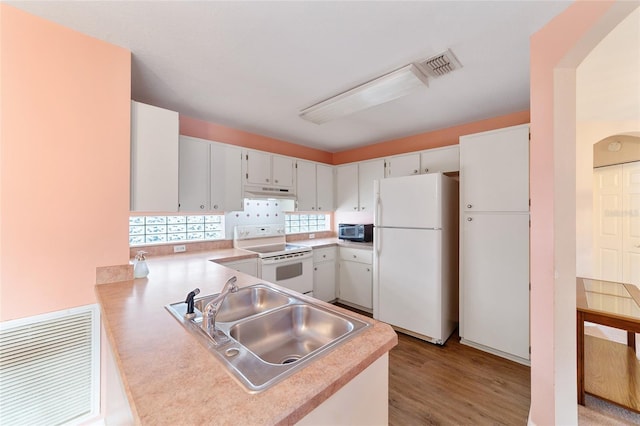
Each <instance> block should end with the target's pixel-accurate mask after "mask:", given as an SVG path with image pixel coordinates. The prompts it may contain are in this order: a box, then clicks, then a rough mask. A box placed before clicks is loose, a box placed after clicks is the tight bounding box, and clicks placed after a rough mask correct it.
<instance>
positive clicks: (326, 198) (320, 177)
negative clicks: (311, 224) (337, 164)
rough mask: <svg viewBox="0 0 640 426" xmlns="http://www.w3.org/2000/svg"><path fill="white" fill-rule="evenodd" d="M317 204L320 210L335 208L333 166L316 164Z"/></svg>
mask: <svg viewBox="0 0 640 426" xmlns="http://www.w3.org/2000/svg"><path fill="white" fill-rule="evenodd" d="M316 179H317V182H316V189H317V194H316V204H317V207H318V208H317V210H318V211H321V212H322V211H331V210H333V166H327V165H326V164H316Z"/></svg>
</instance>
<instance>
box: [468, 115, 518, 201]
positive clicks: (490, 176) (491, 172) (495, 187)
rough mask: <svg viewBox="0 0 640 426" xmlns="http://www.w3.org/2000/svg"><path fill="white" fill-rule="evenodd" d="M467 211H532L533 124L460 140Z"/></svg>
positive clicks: (474, 135)
mask: <svg viewBox="0 0 640 426" xmlns="http://www.w3.org/2000/svg"><path fill="white" fill-rule="evenodd" d="M460 181H461V182H463V184H462V188H461V189H462V191H461V193H460V197H461V203H462V208H463V210H465V211H487V212H490V211H493V212H497V211H503V212H524V211H528V210H529V125H528V124H523V125H520V126H513V127H507V128H505V129H500V130H493V131H489V132H483V133H477V134H473V135H468V136H461V137H460Z"/></svg>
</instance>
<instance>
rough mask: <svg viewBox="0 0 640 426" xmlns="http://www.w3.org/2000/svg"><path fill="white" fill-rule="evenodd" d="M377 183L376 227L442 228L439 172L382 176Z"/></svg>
mask: <svg viewBox="0 0 640 426" xmlns="http://www.w3.org/2000/svg"><path fill="white" fill-rule="evenodd" d="M377 185H378V186H377V192H378V193H377V194H376V196H377V199H376V208H375V211H374V223H375V225H376V226H385V227H402V228H441V227H442V217H441V214H442V209H441V203H442V175H441V174H439V173H434V174H426V175H420V176H404V177H398V178H388V179H382V180H379V181H378V184H377Z"/></svg>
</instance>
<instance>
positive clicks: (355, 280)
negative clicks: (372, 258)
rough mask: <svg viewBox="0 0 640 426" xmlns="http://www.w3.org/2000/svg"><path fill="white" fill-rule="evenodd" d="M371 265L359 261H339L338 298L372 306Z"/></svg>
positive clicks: (364, 305)
mask: <svg viewBox="0 0 640 426" xmlns="http://www.w3.org/2000/svg"><path fill="white" fill-rule="evenodd" d="M371 269H372V266H371V265H367V264H366V263H360V262H348V261H344V260H341V261H340V274H339V282H340V300H344V301H345V302H348V303H353V304H356V305H358V306H362V307H364V308H368V309H371V308H372V307H373V297H372V277H373V271H372V270H371Z"/></svg>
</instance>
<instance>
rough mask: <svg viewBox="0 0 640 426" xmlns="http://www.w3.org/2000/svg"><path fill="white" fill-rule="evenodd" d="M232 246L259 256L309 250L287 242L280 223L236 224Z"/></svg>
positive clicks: (309, 250)
mask: <svg viewBox="0 0 640 426" xmlns="http://www.w3.org/2000/svg"><path fill="white" fill-rule="evenodd" d="M233 246H234V247H235V248H241V249H244V250H248V251H252V252H254V253H258V255H259V256H260V257H261V258H264V257H268V256H279V255H283V254H293V253H307V252H311V248H310V247H306V246H302V245H298V244H289V243H287V242H286V236H285V233H284V226H282V225H246V226H236V227H235V230H234V238H233Z"/></svg>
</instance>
